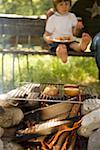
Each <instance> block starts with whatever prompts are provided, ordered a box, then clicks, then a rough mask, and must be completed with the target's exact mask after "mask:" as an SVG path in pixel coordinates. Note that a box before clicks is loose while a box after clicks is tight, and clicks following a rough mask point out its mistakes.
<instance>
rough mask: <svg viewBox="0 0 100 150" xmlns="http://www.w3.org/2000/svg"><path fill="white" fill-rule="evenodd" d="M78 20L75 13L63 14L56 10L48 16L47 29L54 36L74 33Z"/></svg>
mask: <svg viewBox="0 0 100 150" xmlns="http://www.w3.org/2000/svg"><path fill="white" fill-rule="evenodd" d="M77 22H78V21H77V17H76V16H75V14H73V13H70V12H68V13H66V14H64V15H61V14H59V13H58V12H55V14H53V15H52V16H50V17H49V18H48V20H47V23H46V29H45V30H46V31H47V32H49V33H51V34H52V35H51V37H52V38H56V37H58V36H61V37H63V36H67V35H73V33H72V28H73V27H74V26H76V25H77Z"/></svg>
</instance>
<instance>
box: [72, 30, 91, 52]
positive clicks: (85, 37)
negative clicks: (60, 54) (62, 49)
mask: <svg viewBox="0 0 100 150" xmlns="http://www.w3.org/2000/svg"><path fill="white" fill-rule="evenodd" d="M90 41H91V37H90V35H89V34H87V33H83V34H82V38H81V41H80V43H76V42H74V43H71V44H70V48H72V49H74V50H75V51H78V52H80V51H85V50H86V48H87V46H88V44H89V43H90Z"/></svg>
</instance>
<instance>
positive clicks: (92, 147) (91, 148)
mask: <svg viewBox="0 0 100 150" xmlns="http://www.w3.org/2000/svg"><path fill="white" fill-rule="evenodd" d="M87 150H100V128H99V129H98V130H96V131H95V132H93V133H92V134H91V135H90V137H89V140H88V148H87Z"/></svg>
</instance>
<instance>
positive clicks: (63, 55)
mask: <svg viewBox="0 0 100 150" xmlns="http://www.w3.org/2000/svg"><path fill="white" fill-rule="evenodd" d="M56 55H57V56H58V57H59V58H60V59H61V61H62V62H63V63H66V62H67V56H68V54H67V47H66V45H64V44H59V45H58V47H57V48H56Z"/></svg>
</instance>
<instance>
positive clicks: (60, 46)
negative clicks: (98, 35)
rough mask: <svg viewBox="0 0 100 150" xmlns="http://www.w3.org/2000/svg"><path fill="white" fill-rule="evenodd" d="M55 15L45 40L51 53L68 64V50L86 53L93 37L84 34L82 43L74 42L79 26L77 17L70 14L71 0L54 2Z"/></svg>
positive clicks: (47, 27) (54, 0)
mask: <svg viewBox="0 0 100 150" xmlns="http://www.w3.org/2000/svg"><path fill="white" fill-rule="evenodd" d="M53 5H54V9H55V11H54V14H52V15H51V16H50V17H49V18H48V20H47V22H46V27H45V32H44V35H43V37H44V40H45V41H46V42H47V43H48V45H49V46H50V50H51V52H56V55H57V56H58V57H59V58H60V59H61V61H62V62H63V63H66V62H67V57H68V53H67V51H68V48H71V49H73V50H75V51H78V52H80V51H85V50H86V48H87V46H88V44H89V43H90V40H91V37H90V36H89V34H87V33H83V34H82V38H81V41H80V42H76V41H73V40H72V39H73V36H75V34H76V32H77V29H78V28H80V27H79V26H78V20H77V18H76V16H75V15H74V14H73V13H71V12H69V10H70V7H71V0H53ZM54 39H60V40H62V39H64V40H65V39H66V40H68V39H69V42H66V43H63V42H61V43H60V42H55V41H54Z"/></svg>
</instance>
